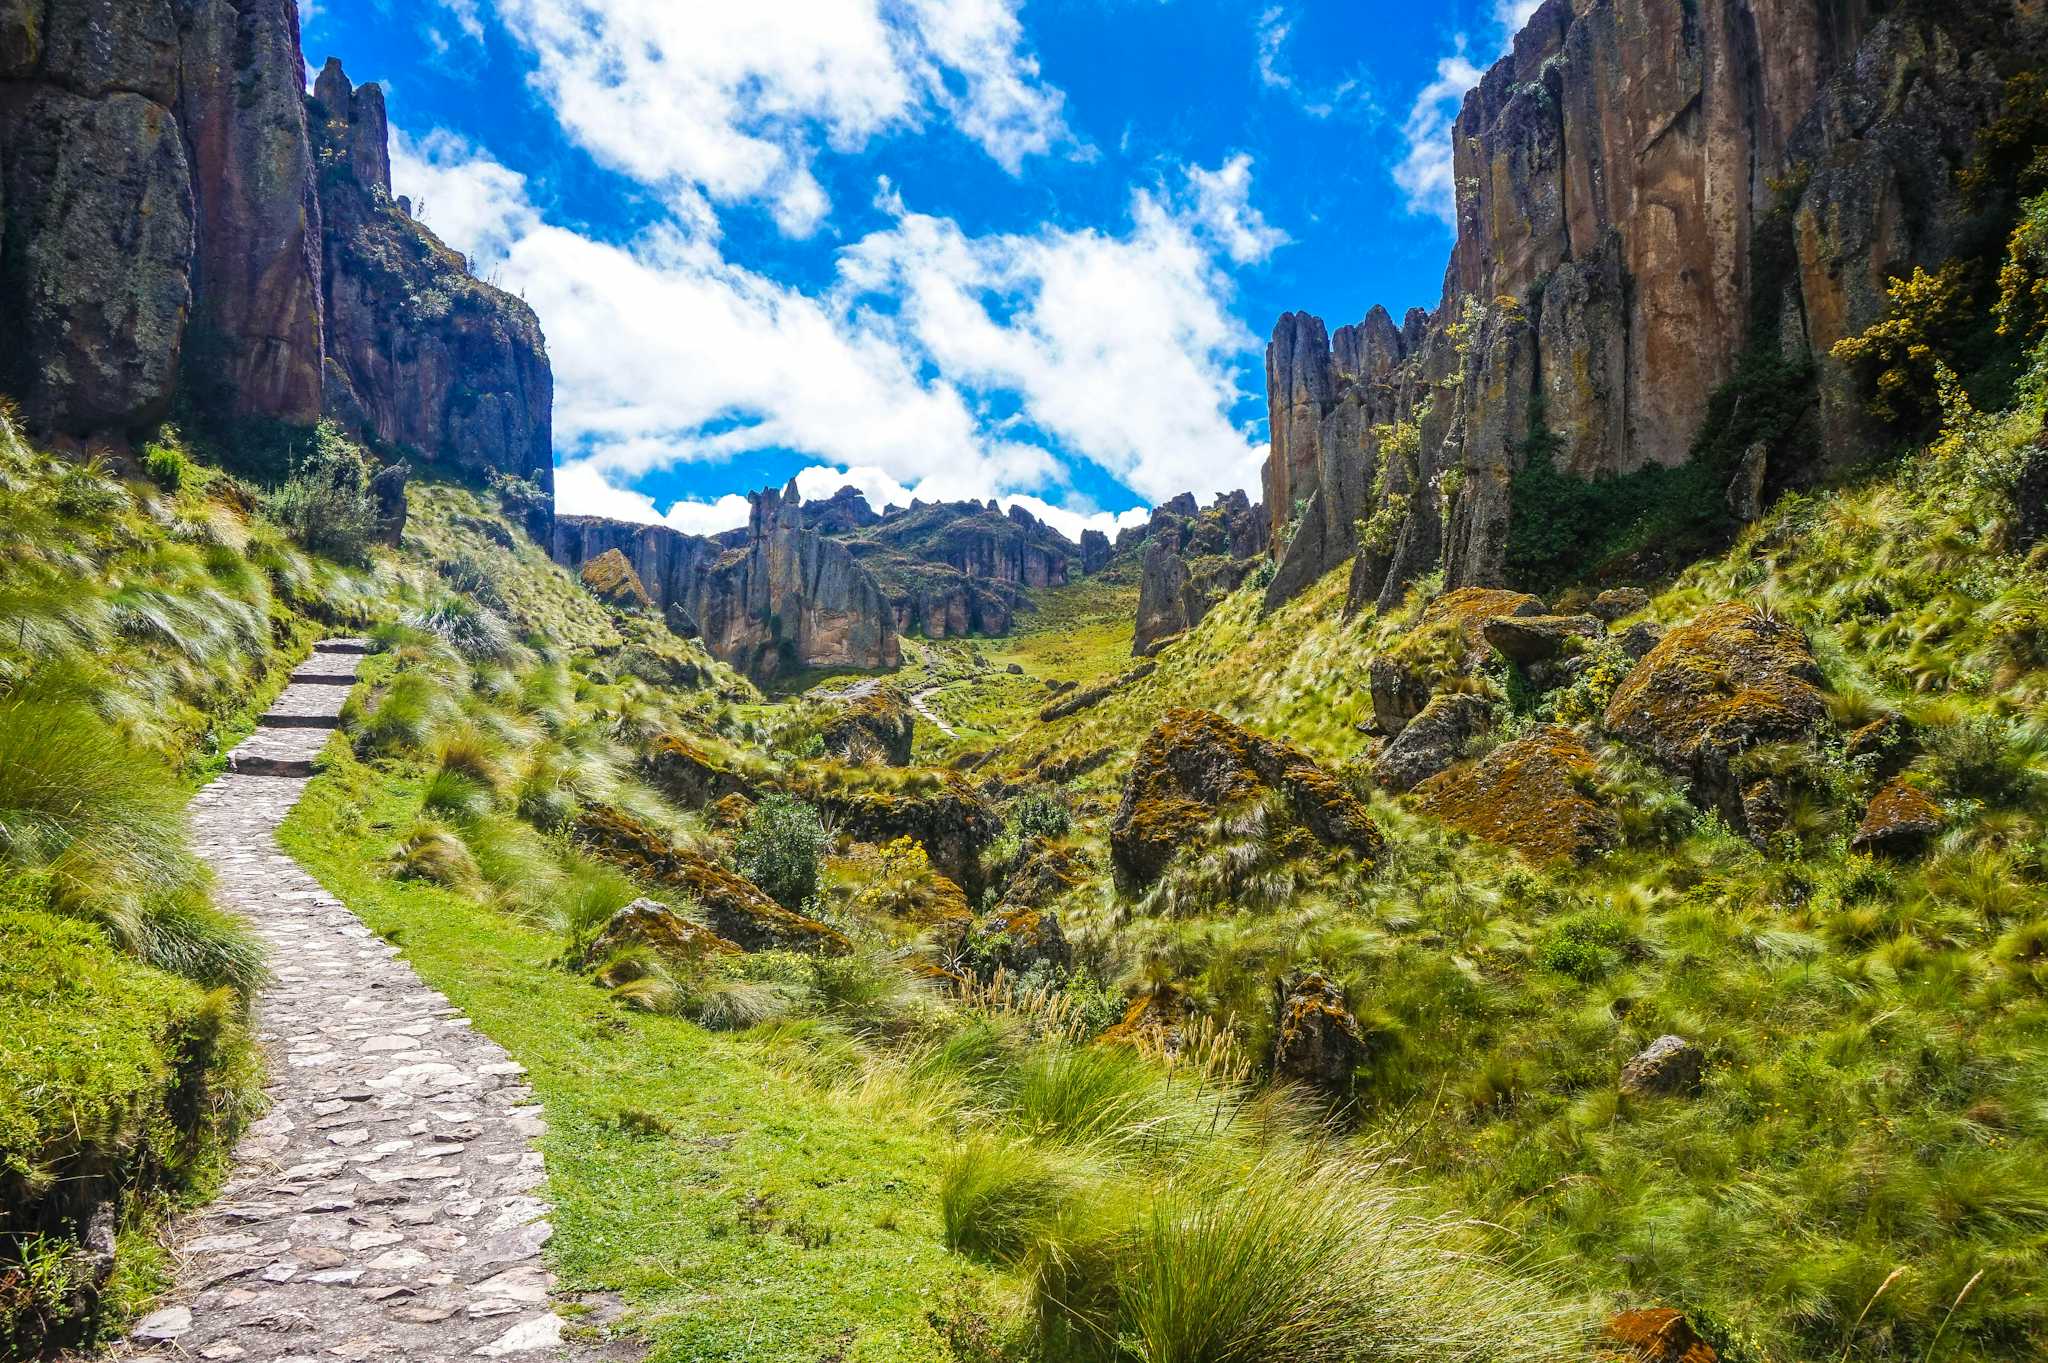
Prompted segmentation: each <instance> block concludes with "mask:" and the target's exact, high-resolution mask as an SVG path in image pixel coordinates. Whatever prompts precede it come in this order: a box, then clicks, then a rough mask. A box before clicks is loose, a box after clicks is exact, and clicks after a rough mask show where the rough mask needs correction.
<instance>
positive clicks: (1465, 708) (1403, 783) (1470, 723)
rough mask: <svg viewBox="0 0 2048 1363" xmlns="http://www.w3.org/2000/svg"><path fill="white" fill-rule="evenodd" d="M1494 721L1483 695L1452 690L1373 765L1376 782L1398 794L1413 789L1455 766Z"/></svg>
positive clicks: (1412, 723)
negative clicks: (1467, 747) (1477, 737)
mask: <svg viewBox="0 0 2048 1363" xmlns="http://www.w3.org/2000/svg"><path fill="white" fill-rule="evenodd" d="M1492 722H1493V708H1492V707H1491V706H1490V705H1488V704H1487V703H1486V698H1485V697H1483V696H1475V695H1472V694H1470V693H1468V692H1458V691H1452V692H1445V693H1444V694H1442V695H1439V696H1435V697H1432V698H1431V700H1430V702H1429V704H1428V705H1425V706H1423V707H1422V713H1421V714H1419V715H1417V716H1416V717H1415V718H1414V719H1412V720H1410V721H1409V722H1408V726H1407V727H1406V728H1404V729H1402V730H1401V732H1400V733H1399V734H1398V735H1396V736H1395V738H1394V741H1393V742H1392V743H1389V744H1388V745H1387V747H1386V751H1384V752H1382V753H1381V754H1380V758H1379V761H1377V762H1375V763H1373V768H1372V776H1373V780H1375V781H1377V782H1379V783H1380V785H1382V786H1383V787H1385V788H1386V789H1388V790H1391V791H1393V792H1395V793H1396V794H1404V793H1406V792H1408V791H1410V790H1413V789H1414V788H1415V787H1416V786H1418V785H1420V784H1421V783H1422V782H1424V781H1426V780H1428V779H1429V778H1430V777H1432V776H1435V775H1436V774H1437V773H1438V772H1440V771H1445V770H1448V769H1449V768H1450V767H1451V766H1453V765H1455V764H1456V762H1457V761H1458V759H1459V758H1460V757H1462V756H1463V755H1464V752H1465V745H1466V744H1468V743H1470V742H1471V741H1472V739H1473V738H1474V737H1476V736H1477V735H1479V734H1482V733H1484V732H1486V730H1487V729H1488V728H1490V727H1491V726H1492Z"/></svg>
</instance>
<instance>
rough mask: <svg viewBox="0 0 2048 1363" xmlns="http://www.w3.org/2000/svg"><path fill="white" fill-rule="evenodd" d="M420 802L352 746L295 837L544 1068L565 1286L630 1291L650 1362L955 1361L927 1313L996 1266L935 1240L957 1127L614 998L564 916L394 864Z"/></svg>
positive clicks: (309, 861) (520, 1056)
mask: <svg viewBox="0 0 2048 1363" xmlns="http://www.w3.org/2000/svg"><path fill="white" fill-rule="evenodd" d="M419 800H420V789H419V785H418V782H417V781H405V780H401V781H391V780H389V779H387V778H384V777H382V776H380V775H379V774H378V773H376V772H374V771H372V770H371V769H369V768H365V767H363V766H361V765H359V764H357V763H355V762H353V761H352V760H349V759H347V758H346V757H342V758H339V759H337V760H335V761H333V762H332V764H331V765H330V768H329V770H328V771H327V773H326V774H324V775H323V776H321V777H320V778H319V779H318V780H317V781H316V782H315V783H314V785H313V787H312V789H311V790H310V791H309V793H308V795H307V798H306V800H305V801H304V802H303V803H302V804H301V805H300V807H299V809H298V810H297V811H296V812H295V813H294V814H293V815H292V817H291V819H290V820H289V821H288V822H287V823H286V825H285V827H284V830H283V833H282V841H283V843H284V845H285V847H286V849H287V850H288V851H290V852H291V853H292V855H294V856H295V857H297V858H298V859H299V860H300V861H301V862H302V863H303V864H304V865H305V866H307V868H308V869H310V870H311V871H312V872H313V873H314V874H315V875H316V876H318V877H319V878H320V880H321V881H322V883H324V884H325V885H326V886H327V887H328V888H329V889H330V890H332V891H334V892H335V893H336V894H337V895H339V896H340V897H341V898H342V899H343V900H344V901H345V902H347V903H348V904H349V905H350V907H352V908H353V909H355V910H356V911H357V912H358V913H360V914H361V915H362V916H363V917H364V919H365V920H366V921H367V922H369V923H370V925H371V926H372V927H373V928H375V929H376V930H377V931H379V932H380V933H383V934H384V935H386V936H387V937H390V938H391V939H393V940H395V941H397V942H398V943H399V944H400V945H401V946H402V947H403V948H404V950H405V954H406V958H407V959H408V960H409V961H410V962H411V963H412V964H413V965H414V966H415V968H417V969H418V970H419V971H420V972H421V974H422V975H423V976H424V977H425V978H426V979H427V981H428V983H430V984H432V985H433V986H434V987H436V988H438V989H441V990H443V991H444V992H446V993H447V994H448V995H449V997H450V998H451V999H452V1000H453V1001H454V1002H455V1003H456V1005H457V1006H459V1007H461V1008H462V1009H464V1010H465V1011H466V1012H467V1013H468V1014H469V1015H470V1016H471V1017H472V1018H474V1019H475V1020H476V1024H477V1026H478V1027H479V1028H480V1029H481V1030H482V1031H484V1032H485V1033H486V1034H488V1035H489V1036H491V1037H492V1038H493V1039H494V1040H496V1041H498V1042H499V1043H500V1044H501V1045H503V1046H504V1047H505V1048H506V1049H507V1050H508V1051H510V1052H511V1053H512V1055H513V1057H514V1058H516V1059H517V1060H519V1061H520V1062H521V1063H523V1064H525V1065H526V1066H527V1068H528V1070H529V1072H530V1074H531V1077H532V1082H533V1084H534V1087H535V1090H536V1092H537V1093H538V1094H539V1096H540V1099H541V1101H542V1102H543V1103H544V1104H545V1105H546V1108H547V1114H548V1124H549V1133H548V1135H547V1137H546V1138H545V1140H544V1142H543V1149H544V1150H545V1152H546V1154H547V1158H548V1170H549V1178H550V1187H549V1195H550V1196H551V1197H552V1198H553V1200H554V1202H555V1204H556V1212H555V1216H554V1223H555V1226H556V1235H555V1239H554V1242H553V1245H552V1247H551V1249H550V1256H551V1262H552V1265H553V1267H554V1268H555V1270H556V1271H557V1272H558V1273H560V1274H561V1275H562V1278H563V1285H564V1287H565V1288H567V1289H569V1290H579V1289H599V1288H601V1289H607V1290H615V1291H618V1292H620V1293H622V1294H623V1295H624V1296H625V1298H626V1299H627V1301H628V1302H629V1303H630V1304H631V1305H632V1307H633V1309H634V1311H635V1320H636V1323H637V1325H638V1328H640V1329H642V1330H644V1332H645V1333H646V1335H647V1337H648V1339H649V1340H650V1342H651V1343H652V1345H653V1353H652V1355H651V1356H652V1358H653V1359H655V1360H692V1361H693V1363H694V1361H695V1360H711V1359H734V1360H741V1359H745V1360H750V1361H751V1360H762V1361H764V1363H765V1361H769V1360H792V1361H796V1360H801V1363H813V1360H816V1359H817V1358H819V1357H821V1356H827V1355H831V1356H835V1357H843V1358H845V1359H847V1360H849V1363H851V1360H877V1361H879V1360H896V1359H904V1360H916V1359H934V1360H936V1359H944V1358H947V1357H949V1356H950V1355H949V1354H948V1353H947V1352H946V1348H945V1346H944V1344H943V1343H942V1342H941V1337H940V1335H939V1333H937V1331H936V1329H935V1327H934V1326H933V1325H932V1324H931V1322H930V1321H929V1320H928V1319H927V1317H928V1316H934V1315H936V1316H938V1317H939V1318H941V1319H942V1320H943V1319H945V1318H947V1317H949V1316H951V1315H954V1314H957V1313H959V1312H961V1311H963V1310H971V1309H972V1301H973V1297H972V1294H971V1285H972V1284H974V1283H975V1282H976V1281H977V1280H978V1278H979V1277H980V1275H979V1274H978V1272H977V1271H976V1270H975V1269H974V1268H973V1267H972V1266H971V1265H969V1264H968V1263H967V1262H966V1261H964V1260H961V1259H959V1258H957V1257H954V1256H950V1255H948V1254H947V1253H946V1250H945V1247H944V1244H943V1241H942V1239H941V1236H940V1226H939V1215H938V1198H937V1186H938V1182H939V1178H940V1173H941V1168H942V1162H943V1156H944V1153H945V1150H946V1148H947V1146H948V1144H949V1141H948V1140H947V1139H946V1138H945V1135H944V1133H943V1132H942V1131H939V1130H937V1129H935V1128H934V1127H932V1125H931V1124H930V1122H929V1120H928V1119H927V1117H926V1115H925V1114H923V1113H921V1112H920V1111H919V1110H918V1109H917V1108H915V1107H914V1106H913V1107H909V1108H904V1107H901V1106H897V1105H893V1104H891V1103H890V1102H889V1101H888V1099H887V1098H886V1096H884V1097H879V1098H871V1097H869V1096H867V1095H865V1094H863V1092H862V1091H861V1090H860V1089H859V1088H858V1087H852V1088H844V1089H840V1088H833V1087H823V1088H821V1087H819V1086H817V1085H816V1084H814V1083H813V1082H810V1081H807V1080H806V1079H805V1078H803V1077H801V1075H800V1074H792V1073H790V1072H789V1071H788V1070H786V1069H785V1068H783V1067H782V1066H781V1065H779V1064H778V1063H777V1062H778V1058H779V1055H780V1051H779V1050H778V1047H777V1045H776V1044H775V1043H774V1042H773V1041H770V1040H764V1039H757V1038H755V1037H753V1036H750V1035H749V1034H747V1033H739V1034H720V1033H715V1032H710V1031H706V1030H704V1029H703V1028H700V1027H698V1026H696V1025H694V1024H692V1023H690V1022H687V1021H683V1020H681V1019H678V1018H670V1017H662V1016H655V1015H650V1014H647V1013H643V1012H637V1011H633V1010H629V1009H625V1008H622V1007H620V1006H619V1005H617V1004H616V1003H614V1002H613V1001H612V1000H611V999H610V997H609V996H608V995H607V993H606V992H605V991H604V990H602V989H599V988H596V987H594V986H593V985H592V984H591V983H590V982H589V981H588V980H586V979H585V978H583V977H581V976H579V975H576V974H572V973H570V972H568V971H566V970H563V969H561V968H559V967H558V966H557V964H556V961H557V959H558V957H559V955H560V953H561V938H560V937H558V936H557V935H555V934H554V933H553V932H551V931H548V930H545V929H542V928H538V927H535V926H530V925H526V924H523V923H520V922H518V921H516V920H514V919H511V918H509V917H507V916H505V915H502V914H499V913H496V912H493V911H492V910H490V909H488V908H485V907H482V906H480V905H478V904H476V903H474V902H472V901H470V900H469V899H467V898H465V897H463V896H460V895H457V894H452V893H449V892H447V891H445V890H443V889H440V888H439V887H435V886H430V885H426V884H421V883H417V882H399V881H394V880H390V879H387V878H385V877H383V876H381V875H379V874H378V873H377V872H376V870H375V869H374V868H375V866H376V865H377V864H378V863H379V862H381V861H382V859H383V857H384V855H385V854H386V852H387V851H388V850H389V848H390V846H391V845H392V843H393V841H394V838H395V832H396V831H397V830H401V829H403V828H404V827H405V826H407V825H408V824H409V823H410V822H411V820H412V818H413V816H414V813H415V811H416V810H417V808H418V805H419Z"/></svg>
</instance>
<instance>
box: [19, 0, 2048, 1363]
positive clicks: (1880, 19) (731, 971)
mask: <svg viewBox="0 0 2048 1363" xmlns="http://www.w3.org/2000/svg"><path fill="white" fill-rule="evenodd" d="M322 8H326V6H325V5H323V6H322ZM1027 13H1028V11H1027ZM1359 22H1365V21H1364V20H1363V19H1361V20H1360V21H1359ZM343 56H344V58H346V56H347V54H346V53H344V54H343ZM309 57H310V58H313V59H314V60H315V61H318V60H321V59H323V58H325V54H324V53H317V54H316V53H314V52H311V51H306V50H304V48H303V44H302V38H301V14H300V12H299V7H298V6H296V5H295V4H294V3H293V0H0V394H5V401H4V402H0V542H4V551H0V1357H6V1358H23V1359H27V1358H45V1357H49V1358H55V1357H65V1358H96V1357H107V1358H118V1359H151V1360H171V1359H191V1358H198V1359H207V1360H237V1359H241V1360H250V1361H251V1363H266V1361H269V1360H295V1361H297V1363H313V1361H314V1360H323V1361H324V1360H329V1359H341V1360H375V1359H394V1360H399V1359H411V1360H427V1359H458V1358H467V1357H473V1356H475V1357H507V1358H536V1359H586V1358H587V1359H623V1360H643V1359H646V1360H700V1359H701V1360H710V1359H733V1360H769V1361H772V1363H782V1361H784V1360H787V1361H788V1363H827V1361H828V1360H831V1361H833V1363H851V1361H852V1360H917V1361H921V1363H944V1361H946V1360H958V1361H959V1363H998V1361H999V1360H1008V1361H1010V1363H1066V1361H1067V1360H1075V1361H1078V1363H1112V1361H1115V1360H1148V1361H1150V1363H1325V1361H1327V1363H1345V1361H1350V1360H1357V1361H1358V1363H1511V1361H1512V1363H1565V1361H1566V1360H1584V1361H1585V1363H1591V1361H1592V1360H1611V1361H1612V1363H1713V1360H1717V1359H1719V1360H1727V1361H1728V1363H1802V1361H1809V1360H1811V1361H1816V1363H1892V1361H1895V1360H1896V1361H1898V1363H1993V1361H1994V1360H2014V1361H2015V1363H2017V1361H2018V1360H2024V1359H2040V1358H2043V1357H2048V710H2044V706H2048V433H2044V432H2048V427H2044V417H2048V15H2044V14H2043V12H2042V11H2041V8H2040V7H2039V6H2038V5H2036V4H2034V3H2032V2H2031V0H1940V2H1939V3H1937V2H1936V0H1892V3H1889V4H1887V3H1884V0H1804V2H1803V3H1801V2H1800V0H1544V3H1542V4H1540V5H1539V6H1537V7H1536V8H1535V9H1534V10H1533V11H1532V12H1530V13H1528V15H1527V18H1526V21H1525V22H1524V23H1522V25H1521V27H1520V29H1519V32H1517V33H1516V34H1515V36H1514V37H1513V41H1512V44H1511V45H1510V46H1508V47H1507V49H1506V50H1505V52H1504V54H1503V55H1501V56H1500V57H1499V58H1498V60H1497V61H1495V62H1494V63H1493V64H1492V65H1491V67H1490V69H1486V70H1485V71H1484V73H1483V76H1482V77H1480V78H1479V80H1478V83H1477V85H1476V86H1475V87H1474V88H1473V89H1472V90H1471V91H1470V93H1469V94H1467V95H1466V96H1465V97H1464V99H1463V103H1462V106H1461V107H1460V109H1459V111H1458V113H1457V116H1456V120H1455V124H1454V126H1453V127H1452V128H1451V130H1450V131H1451V142H1450V145H1451V147H1452V149H1453V155H1454V171H1455V199H1456V204H1455V229H1454V230H1455V245H1454V247H1453V248H1452V250H1451V253H1450V257H1449V261H1448V265H1447V267H1446V268H1445V271H1444V274H1443V282H1442V292H1441V297H1440V299H1439V300H1438V301H1437V302H1436V304H1435V305H1434V306H1433V307H1431V308H1427V309H1425V308H1420V307H1417V308H1408V309H1406V310H1405V313H1404V315H1402V316H1399V317H1396V316H1395V315H1394V314H1393V313H1392V312H1390V311H1389V310H1388V309H1386V308H1384V307H1373V308H1372V309H1371V310H1370V311H1368V312H1366V313H1365V315H1364V316H1363V318H1362V319H1359V320H1356V321H1344V319H1333V320H1338V321H1341V322H1343V323H1344V324H1342V325H1337V326H1335V327H1332V326H1330V325H1328V323H1326V321H1325V320H1324V319H1323V318H1320V317H1318V316H1315V315H1312V313H1311V312H1309V311H1303V310H1296V311H1290V312H1287V313H1286V314H1285V315H1283V316H1280V317H1279V319H1278V321H1277V323H1276V324H1274V326H1273V328H1272V331H1271V334H1270V343H1269V344H1267V345H1266V348H1265V358H1264V373H1265V402H1266V408H1265V421H1264V431H1263V433H1262V436H1261V438H1262V439H1265V440H1267V441H1268V442H1269V452H1268V454H1267V457H1266V461H1265V465H1264V470H1263V477H1262V479H1261V480H1260V482H1259V484H1258V485H1257V486H1252V487H1247V488H1244V489H1238V490H1228V491H1224V492H1222V493H1221V494H1220V495H1218V494H1215V493H1206V494H1204V495H1202V496H1200V497H1197V496H1196V495H1194V494H1193V493H1189V494H1186V495H1182V496H1179V497H1174V498H1170V499H1163V500H1159V501H1158V502H1157V503H1156V504H1155V505H1152V506H1151V507H1150V508H1149V515H1148V516H1147V517H1145V518H1142V519H1134V520H1133V521H1132V522H1131V523H1130V524H1128V525H1126V526H1125V527H1124V528H1123V529H1122V530H1121V532H1120V533H1114V534H1112V533H1107V532H1104V531H1102V530H1099V529H1091V530H1088V531H1087V532H1086V533H1084V534H1081V535H1079V536H1078V538H1070V537H1069V536H1068V534H1066V533H1064V532H1063V531H1062V530H1061V529H1059V528H1057V527H1056V526H1055V525H1054V524H1053V523H1051V522H1050V521H1049V520H1048V519H1046V518H1044V517H1041V516H1038V515H1034V514H1033V512H1032V511H1030V510H1029V509H1027V508H1025V507H1022V506H1018V505H1014V504H1013V505H1011V506H1009V508H1008V509H1004V508H1003V507H1002V506H1000V505H999V504H998V502H997V501H995V500H990V499H986V498H983V499H964V500H925V499H922V498H913V499H911V501H910V504H909V505H897V504H890V505H886V506H876V505H873V504H871V503H870V501H869V500H868V498H867V497H866V496H865V495H864V494H863V493H862V492H861V491H860V490H859V489H858V488H857V487H855V486H852V485H849V486H847V487H846V488H845V489H844V490H843V491H841V492H839V493H837V494H836V495H832V496H827V497H817V496H812V497H806V496H805V495H803V493H802V492H801V491H800V490H799V489H798V487H797V484H796V480H795V479H793V478H792V479H788V480H784V479H782V478H775V479H763V480H761V482H764V483H766V484H767V485H766V486H759V487H757V488H756V490H755V491H753V492H752V493H751V495H750V496H749V497H748V502H749V504H750V505H749V508H748V513H749V514H748V517H747V520H746V523H745V524H744V525H743V526H740V527H738V528H734V529H730V530H726V531H722V532H719V533H715V534H692V533H688V532H686V531H685V530H682V529H678V528H674V527H672V526H671V525H668V524H662V523H651V524H643V523H636V522H631V521H626V520H619V519H609V518H606V517H602V516H593V515H586V514H570V513H569V512H568V511H566V510H565V511H563V512H562V513H561V514H558V513H557V507H556V501H555V489H556V460H557V453H556V445H557V433H556V418H557V408H556V378H555V373H554V369H553V368H552V366H551V359H550V352H549V344H548V341H547V340H546V339H545V338H544V337H543V334H542V329H541V317H540V315H539V314H537V313H536V311H535V310H534V309H533V308H532V307H529V306H528V304H527V303H526V302H524V301H522V299H521V298H520V297H518V296H516V295H515V294H514V293H512V292H508V291H505V290H501V289H500V288H498V287H496V286H495V285H494V284H492V283H489V282H486V281H485V280H483V279H480V278H478V277H477V276H476V274H475V273H474V272H473V271H472V269H471V267H470V262H469V261H468V260H467V259H466V258H465V257H464V256H463V255H462V254H461V253H460V252H458V251H456V250H455V249H453V248H451V247H450V246H448V245H446V244H444V242H443V241H442V239H441V238H440V237H439V236H437V235H436V234H435V232H434V231H432V230H430V229H429V228H428V227H427V226H426V225H424V223H423V222H422V221H421V220H420V219H419V218H418V217H416V216H415V205H414V203H413V202H412V201H411V200H410V199H408V198H407V197H405V196H403V195H401V194H397V193H395V192H394V184H393V148H394V145H395V141H396V137H397V134H396V133H395V131H394V129H393V127H392V126H391V121H390V118H389V116H388V114H387V102H386V91H385V90H384V89H382V88H380V86H379V85H378V84H375V83H370V84H362V85H356V84H354V83H353V82H352V81H351V79H350V77H349V75H348V74H346V72H345V69H344V65H343V61H342V60H333V59H327V60H325V65H324V67H320V68H317V69H316V67H315V66H313V65H310V64H309V63H308V58H309ZM1331 264H1332V267H1333V268H1335V269H1338V270H1341V269H1342V268H1344V262H1342V261H1336V262H1331ZM1300 303H1301V305H1302V306H1303V307H1315V306H1317V305H1318V304H1317V300H1316V299H1314V298H1308V297H1304V298H1302V299H1300ZM678 321H679V324H682V325H686V324H687V321H688V319H687V318H684V319H678Z"/></svg>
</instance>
